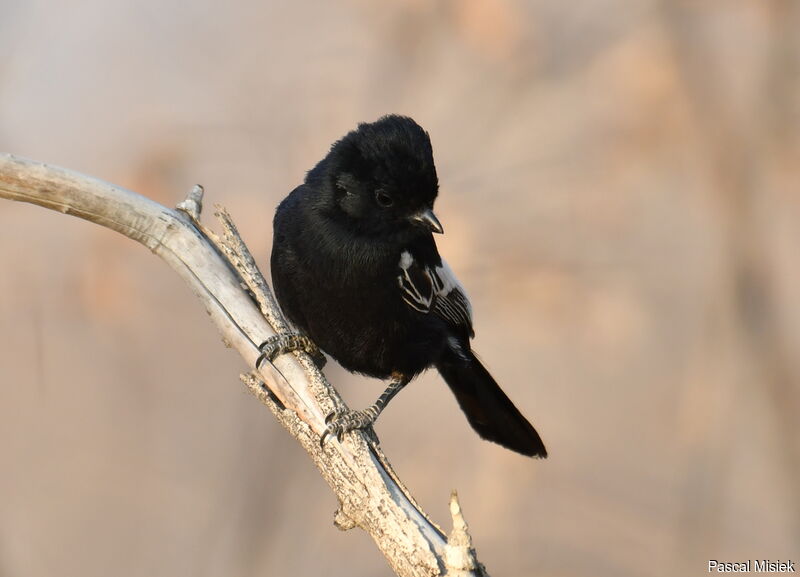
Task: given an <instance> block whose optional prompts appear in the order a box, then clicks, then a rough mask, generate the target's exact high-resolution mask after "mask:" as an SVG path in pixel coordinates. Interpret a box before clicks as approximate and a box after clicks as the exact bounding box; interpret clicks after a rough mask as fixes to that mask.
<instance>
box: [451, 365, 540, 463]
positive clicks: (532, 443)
mask: <svg viewBox="0 0 800 577" xmlns="http://www.w3.org/2000/svg"><path fill="white" fill-rule="evenodd" d="M467 355H468V358H467V359H462V358H458V357H456V355H455V354H446V357H445V358H444V359H442V360H441V361H440V362H439V363H438V364H437V365H436V368H437V369H438V370H439V373H441V375H442V377H443V378H444V380H445V382H447V384H448V386H449V387H450V390H452V391H453V394H455V396H456V399H457V400H458V404H459V405H460V406H461V410H462V411H464V414H466V416H467V420H468V421H469V424H470V425H472V428H473V429H475V431H476V432H477V433H478V434H479V435H480V436H481V437H482V438H484V439H486V440H487V441H492V442H494V443H497V444H499V445H502V446H503V447H506V448H507V449H511V450H512V451H516V452H518V453H522V454H523V455H527V456H529V457H542V458H544V457H547V450H546V449H545V448H544V443H543V442H542V439H541V438H540V437H539V434H538V433H537V432H536V429H534V428H533V426H532V425H531V424H530V423H529V422H528V420H527V419H526V418H525V417H523V416H522V413H520V412H519V410H518V409H517V408H516V407H515V406H514V403H512V402H511V400H510V399H509V398H508V397H507V396H506V394H505V393H504V392H503V391H502V390H501V389H500V386H499V385H498V384H497V383H496V382H495V380H494V379H493V378H492V375H490V374H489V371H487V370H486V369H485V368H484V366H483V365H482V364H481V362H480V361H479V360H478V358H477V357H476V356H475V355H474V354H473V353H472V352H471V351H470V352H468V353H467Z"/></svg>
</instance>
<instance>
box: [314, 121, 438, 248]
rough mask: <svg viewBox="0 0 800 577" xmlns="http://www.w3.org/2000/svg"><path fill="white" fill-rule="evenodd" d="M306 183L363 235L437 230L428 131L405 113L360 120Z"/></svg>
mask: <svg viewBox="0 0 800 577" xmlns="http://www.w3.org/2000/svg"><path fill="white" fill-rule="evenodd" d="M306 183H307V184H309V185H311V186H313V187H314V188H315V189H317V190H318V191H319V199H318V200H319V203H320V206H321V207H322V208H323V209H324V210H325V211H326V213H327V214H328V215H329V216H331V217H332V218H337V219H340V220H344V221H347V223H348V226H350V227H352V229H353V230H354V231H359V232H361V233H363V234H367V235H392V236H394V235H405V236H407V235H414V234H429V233H430V232H438V233H441V232H443V231H442V225H441V224H439V221H438V219H437V218H436V216H435V215H434V214H433V203H434V201H435V200H436V195H437V193H438V190H439V184H438V179H437V176H436V167H435V165H434V163H433V150H432V148H431V141H430V137H429V136H428V133H427V132H425V131H424V130H423V129H422V127H420V126H419V125H418V124H417V123H416V122H414V121H413V120H412V119H411V118H408V117H405V116H396V115H390V116H384V117H383V118H380V119H379V120H377V121H376V122H372V123H364V124H360V125H359V126H358V128H357V129H356V130H353V131H352V132H349V133H348V134H347V135H346V136H345V137H344V138H342V139H341V140H339V141H337V142H336V143H334V144H333V146H332V147H331V150H330V152H329V153H328V155H327V156H326V157H325V158H324V159H323V160H322V161H321V162H320V163H319V164H318V165H317V166H316V167H315V168H314V169H312V170H311V171H310V172H309V173H308V176H307V177H306Z"/></svg>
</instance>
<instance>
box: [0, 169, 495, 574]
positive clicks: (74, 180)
mask: <svg viewBox="0 0 800 577" xmlns="http://www.w3.org/2000/svg"><path fill="white" fill-rule="evenodd" d="M202 194H203V191H202V188H200V187H195V189H193V190H192V192H191V193H190V194H189V196H188V197H187V199H186V200H184V201H183V202H182V203H181V204H180V205H179V207H180V210H173V209H170V208H167V207H164V206H162V205H160V204H158V203H156V202H153V201H151V200H149V199H147V198H145V197H143V196H141V195H138V194H136V193H134V192H131V191H128V190H125V189H123V188H120V187H117V186H114V185H112V184H109V183H106V182H103V181H101V180H97V179H94V178H91V177H88V176H84V175H81V174H78V173H76V172H72V171H69V170H65V169H62V168H57V167H53V166H48V165H46V164H42V163H39V162H34V161H31V160H25V159H22V158H18V157H14V156H12V155H5V154H0V198H7V199H10V200H17V201H22V202H29V203H32V204H37V205H39V206H43V207H45V208H49V209H52V210H56V211H59V212H63V213H64V214H70V215H73V216H78V217H80V218H83V219H85V220H88V221H91V222H94V223H96V224H100V225H102V226H105V227H107V228H110V229H112V230H115V231H117V232H120V233H122V234H124V235H125V236H127V237H129V238H132V239H133V240H136V241H137V242H140V243H141V244H143V245H144V246H146V247H147V248H148V249H150V250H151V251H152V252H153V253H154V254H156V255H158V256H159V257H161V258H162V259H163V260H164V261H165V262H166V263H167V264H169V265H170V267H172V269H173V270H175V272H177V273H178V274H179V275H180V276H181V278H183V279H184V280H185V281H186V283H187V284H188V285H189V286H190V287H191V288H192V290H193V291H194V293H195V294H196V295H197V296H198V298H199V299H200V302H201V303H202V304H203V306H204V307H205V309H206V311H208V314H209V316H210V318H211V319H212V321H213V322H214V324H215V325H216V326H217V328H218V329H219V331H220V332H221V334H222V339H223V341H224V342H225V343H226V344H227V345H229V346H231V347H233V348H234V349H236V350H237V351H238V352H239V354H240V355H241V356H242V358H243V359H244V360H245V362H246V363H247V365H248V366H249V367H250V369H251V371H252V372H251V373H249V374H246V375H242V380H243V381H244V382H245V383H246V385H247V386H248V387H249V389H250V390H251V391H252V392H253V393H254V394H255V395H256V397H257V398H259V399H260V400H261V401H262V402H263V403H264V404H265V405H266V406H267V407H269V408H270V409H271V410H272V412H273V413H274V414H275V416H276V417H277V418H278V420H279V421H280V422H281V423H282V424H283V425H284V427H285V428H286V429H287V430H288V431H289V432H290V433H291V434H292V436H294V437H295V438H296V439H297V440H298V441H299V442H300V444H301V445H302V446H303V448H304V449H305V450H306V452H307V453H308V455H309V456H310V457H311V458H312V459H313V461H314V463H315V464H316V465H317V468H318V469H319V471H320V473H321V474H322V476H323V478H324V479H325V481H326V482H327V483H328V485H330V487H331V489H332V490H333V492H334V493H335V495H336V497H337V498H338V500H339V503H340V508H339V510H338V511H337V512H336V515H335V524H336V526H337V527H339V528H341V529H348V528H351V527H356V526H357V527H361V528H362V529H364V530H365V531H367V532H368V533H369V534H370V535H371V536H372V538H373V539H374V541H375V543H376V545H377V546H378V548H379V549H380V550H381V552H382V553H383V554H384V555H385V557H386V559H387V560H388V561H389V564H390V565H391V567H392V569H393V570H394V571H395V573H396V574H397V575H399V576H402V577H431V576H436V575H446V574H447V575H459V576H463V575H475V576H476V577H477V576H483V575H486V572H485V570H484V568H483V567H482V566H481V565H480V564H479V563H478V562H477V559H476V558H475V553H474V549H473V548H472V544H471V540H470V539H469V536H468V534H467V532H466V531H467V529H466V523H464V522H463V517H461V512H460V506H459V505H458V503H457V500H455V498H453V502H452V503H453V504H452V505H451V510H452V512H453V517H454V523H455V529H454V533H453V535H457V536H458V537H457V539H456V541H457V542H454V543H452V545H451V546H448V544H447V539H446V537H445V535H444V533H443V532H442V530H441V529H439V527H437V526H436V525H435V524H434V523H433V522H432V521H431V520H430V519H429V518H428V516H427V515H426V514H425V513H424V512H423V511H422V509H421V508H420V507H419V506H418V505H417V504H416V502H415V501H414V500H413V498H412V497H411V496H410V493H409V492H408V490H407V489H406V488H405V487H404V486H403V485H402V483H401V482H400V481H399V479H398V477H397V475H396V474H395V473H394V471H393V470H392V468H391V466H390V465H389V462H388V460H387V458H386V456H385V455H384V454H383V452H382V451H381V449H380V447H379V446H378V445H377V439H375V438H374V437H373V436H372V435H369V434H365V433H355V434H353V433H351V434H348V435H346V436H345V438H344V439H343V441H342V442H341V443H340V442H338V441H336V440H335V439H333V440H331V441H329V442H327V443H326V444H325V447H324V449H322V448H321V447H320V442H319V440H320V434H321V433H322V432H323V431H324V429H325V423H324V415H326V414H327V413H328V412H329V411H330V410H332V409H333V408H334V407H339V406H343V403H342V400H341V398H340V397H339V395H338V394H337V393H336V391H335V390H334V389H333V387H332V386H331V385H330V384H329V383H328V381H327V380H326V379H325V377H324V375H323V374H322V373H321V372H320V371H319V370H318V369H317V367H316V366H315V365H314V363H313V362H312V361H311V360H310V358H309V357H308V356H307V355H306V354H304V353H292V354H287V355H282V356H280V357H278V358H277V359H276V360H275V362H274V365H273V364H270V363H263V364H262V367H261V369H260V370H259V371H255V362H256V359H257V358H258V355H259V350H258V348H257V347H258V344H259V343H261V342H263V341H264V340H265V339H266V338H268V337H270V336H272V335H274V334H275V330H274V329H273V327H275V328H276V329H277V330H280V331H284V330H286V328H287V327H288V324H287V323H286V321H285V319H284V318H283V316H282V314H281V313H280V310H279V309H278V308H277V306H276V305H275V301H274V299H273V297H272V295H271V292H270V291H269V287H268V286H267V284H266V282H265V281H264V279H263V277H262V276H261V275H260V273H259V272H258V270H257V267H256V266H255V263H254V262H253V260H252V257H250V254H249V252H248V251H247V250H246V247H245V246H244V243H243V242H242V241H241V239H240V237H239V236H238V234H237V233H236V230H235V227H234V226H233V223H232V221H231V220H230V217H229V216H227V213H224V211H221V212H222V215H221V218H222V221H223V226H224V229H225V235H224V238H223V239H222V240H220V239H217V238H216V237H213V235H210V234H209V233H208V231H206V230H205V229H204V227H202V225H200V223H199V216H200V211H201V208H202ZM265 218H268V215H265ZM237 271H238V272H237ZM242 281H245V283H247V285H248V286H249V288H250V290H251V291H252V293H253V294H254V295H256V297H257V299H258V303H256V302H254V301H253V299H252V298H251V296H250V294H248V292H247V291H246V290H245V289H243V288H242ZM259 307H261V311H259ZM262 313H263V314H262ZM267 319H269V321H270V322H269V323H268V322H267ZM270 323H272V326H270ZM176 362H180V361H176ZM264 383H266V385H265V384H264ZM447 559H452V560H455V559H458V563H457V564H458V566H455V567H454V566H450V567H448V563H447Z"/></svg>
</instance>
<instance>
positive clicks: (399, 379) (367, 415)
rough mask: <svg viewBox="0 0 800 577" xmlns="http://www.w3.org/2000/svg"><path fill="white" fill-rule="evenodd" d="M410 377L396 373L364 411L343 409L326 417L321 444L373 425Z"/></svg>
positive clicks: (340, 438)
mask: <svg viewBox="0 0 800 577" xmlns="http://www.w3.org/2000/svg"><path fill="white" fill-rule="evenodd" d="M408 381H409V379H408V378H407V377H404V376H401V375H394V376H393V377H392V380H391V382H390V383H389V385H388V386H387V387H386V390H384V391H383V393H382V394H381V396H380V397H378V400H377V401H375V402H374V403H373V404H372V405H370V406H369V407H367V408H366V409H364V410H362V411H351V410H349V409H345V410H342V411H333V412H331V413H329V414H328V416H327V417H325V423H326V424H327V425H328V427H327V428H326V429H325V432H324V433H323V434H322V438H321V439H320V441H319V444H320V446H322V445H324V444H325V440H326V439H327V438H328V437H333V436H335V437H336V438H337V439H338V440H339V441H341V440H342V435H344V434H345V433H349V432H350V431H355V430H360V429H366V428H367V427H370V426H372V424H373V423H374V422H375V421H376V420H377V418H378V415H380V414H381V411H383V409H385V408H386V405H388V404H389V401H391V400H392V398H393V397H394V396H395V395H396V394H397V393H399V392H400V390H401V389H402V388H403V387H405V386H406V385H407V384H408Z"/></svg>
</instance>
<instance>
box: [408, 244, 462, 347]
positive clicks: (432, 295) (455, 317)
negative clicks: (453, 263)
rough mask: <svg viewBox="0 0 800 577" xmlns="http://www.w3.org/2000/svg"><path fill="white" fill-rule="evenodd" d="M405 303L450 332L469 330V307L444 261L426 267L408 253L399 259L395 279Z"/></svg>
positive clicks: (458, 284) (460, 287) (459, 284)
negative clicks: (438, 321)
mask: <svg viewBox="0 0 800 577" xmlns="http://www.w3.org/2000/svg"><path fill="white" fill-rule="evenodd" d="M397 280H398V283H399V285H400V290H401V294H402V297H403V300H404V301H405V303H406V304H407V305H408V306H410V307H411V308H413V309H414V310H417V311H419V312H421V313H424V314H431V313H432V314H434V315H436V316H437V317H439V318H441V319H442V320H444V321H445V322H447V323H448V324H449V325H451V326H452V327H453V328H456V329H462V330H466V331H467V333H468V334H469V336H470V337H472V336H473V335H474V331H473V330H472V307H471V306H470V304H469V299H468V298H467V294H466V292H465V291H464V287H462V286H461V283H459V282H458V279H457V278H456V276H455V274H453V271H452V270H451V269H450V267H449V266H448V265H447V262H445V260H444V259H442V260H441V263H440V264H439V265H434V266H430V265H425V264H422V263H420V262H418V261H416V260H415V259H414V257H413V256H412V255H411V253H410V252H408V251H404V252H403V253H402V254H401V255H400V274H399V275H398V276H397Z"/></svg>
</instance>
